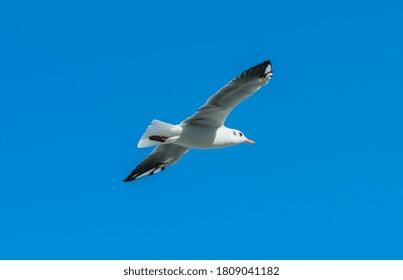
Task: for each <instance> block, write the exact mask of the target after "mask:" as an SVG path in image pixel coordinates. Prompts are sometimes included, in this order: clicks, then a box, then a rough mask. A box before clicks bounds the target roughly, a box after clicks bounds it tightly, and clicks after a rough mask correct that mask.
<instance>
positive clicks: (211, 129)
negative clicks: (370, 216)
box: [123, 60, 273, 182]
mask: <svg viewBox="0 0 403 280" xmlns="http://www.w3.org/2000/svg"><path fill="white" fill-rule="evenodd" d="M272 75H273V71H272V66H271V62H270V60H267V61H265V62H263V63H260V64H258V65H256V66H254V67H252V68H250V69H248V70H246V71H244V72H242V73H241V74H240V75H238V76H237V77H236V78H234V79H233V80H231V81H230V82H229V83H228V84H226V85H225V86H224V87H223V88H221V89H220V90H219V91H218V92H216V93H215V94H214V95H213V96H211V97H210V98H209V99H208V100H207V102H206V104H204V105H203V106H202V107H200V108H199V109H198V111H197V112H196V113H195V114H194V115H193V116H191V117H189V118H187V119H186V120H184V121H182V122H181V123H179V124H177V125H172V124H169V123H165V122H162V121H158V120H153V121H152V122H151V125H149V126H148V128H147V130H146V132H145V133H144V134H143V136H142V137H141V139H140V141H139V143H138V145H137V147H138V148H145V147H150V146H155V145H158V146H157V147H156V148H155V149H154V150H153V151H152V152H151V154H149V155H148V156H147V157H146V158H145V159H143V161H142V162H140V164H139V165H138V166H137V167H136V168H135V169H134V170H133V171H132V173H130V175H129V176H127V178H126V179H124V180H123V181H125V182H129V181H132V180H136V179H140V178H142V177H144V176H148V175H153V174H156V173H158V172H160V171H162V170H164V169H165V168H167V167H168V166H171V165H172V164H174V163H176V162H178V161H179V160H180V159H181V158H182V157H183V155H184V154H186V153H187V152H188V151H189V150H190V149H192V148H197V149H215V148H224V147H228V146H233V145H237V144H240V143H249V144H255V142H253V141H252V140H250V139H248V138H246V136H245V135H244V134H243V133H242V132H241V131H239V130H236V129H232V128H228V127H226V126H225V125H224V122H225V120H226V118H227V116H228V114H229V113H230V112H231V110H232V109H234V108H235V107H236V106H237V105H238V104H239V103H241V102H242V101H244V100H245V99H246V98H248V97H249V96H251V95H252V94H254V93H255V92H256V91H257V90H258V89H260V88H261V87H262V86H264V85H266V84H267V83H268V82H269V80H270V78H271V77H272Z"/></svg>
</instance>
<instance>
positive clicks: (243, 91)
mask: <svg viewBox="0 0 403 280" xmlns="http://www.w3.org/2000/svg"><path fill="white" fill-rule="evenodd" d="M272 75H273V71H272V67H271V62H270V60H267V61H265V62H263V63H260V64H258V65H256V66H254V67H252V68H250V69H248V70H246V71H244V72H242V73H241V74H240V75H238V76H237V77H236V78H235V79H233V80H231V81H230V82H229V83H228V84H226V85H225V86H224V87H223V88H221V89H220V90H219V91H218V92H216V93H215V94H214V95H213V96H211V97H210V98H209V99H208V100H207V102H206V104H204V105H203V106H202V107H200V108H199V110H198V111H197V112H196V113H195V114H194V115H193V116H191V117H189V118H187V119H186V120H184V121H183V122H182V124H196V125H201V126H210V127H220V126H221V125H223V124H224V122H225V120H226V118H227V116H228V114H229V113H230V112H231V110H232V109H233V108H235V107H236V106H237V105H238V104H239V103H241V102H242V101H244V100H245V99H246V98H248V97H249V96H251V95H253V94H254V93H255V92H256V91H257V90H258V89H260V88H261V87H262V86H264V85H266V84H267V83H268V82H269V80H270V78H271V77H272Z"/></svg>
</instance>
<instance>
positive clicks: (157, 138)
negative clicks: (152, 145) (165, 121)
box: [149, 135, 169, 143]
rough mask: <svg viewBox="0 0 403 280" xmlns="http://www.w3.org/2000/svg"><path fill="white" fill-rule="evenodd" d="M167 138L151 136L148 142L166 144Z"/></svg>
mask: <svg viewBox="0 0 403 280" xmlns="http://www.w3.org/2000/svg"><path fill="white" fill-rule="evenodd" d="M168 138H169V137H165V136H159V135H152V136H150V137H149V139H150V140H152V141H158V142H161V143H164V142H166V140H167V139H168Z"/></svg>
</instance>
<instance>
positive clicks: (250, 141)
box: [245, 139, 256, 145]
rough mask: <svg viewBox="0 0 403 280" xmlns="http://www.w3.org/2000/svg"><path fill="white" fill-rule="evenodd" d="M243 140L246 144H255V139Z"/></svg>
mask: <svg viewBox="0 0 403 280" xmlns="http://www.w3.org/2000/svg"><path fill="white" fill-rule="evenodd" d="M245 142H246V143H248V144H253V145H256V143H255V141H252V140H250V139H246V140H245Z"/></svg>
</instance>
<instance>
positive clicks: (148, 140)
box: [137, 120, 181, 148]
mask: <svg viewBox="0 0 403 280" xmlns="http://www.w3.org/2000/svg"><path fill="white" fill-rule="evenodd" d="M180 130H181V129H180V127H178V126H177V125H173V124H169V123H166V122H162V121H159V120H153V121H152V122H151V124H150V125H149V126H148V127H147V130H146V132H144V134H143V136H142V137H141V139H140V141H139V143H138V144H137V147H138V148H145V147H150V146H155V145H158V144H161V143H164V142H166V141H167V140H168V138H169V137H172V136H178V135H179V134H180Z"/></svg>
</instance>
